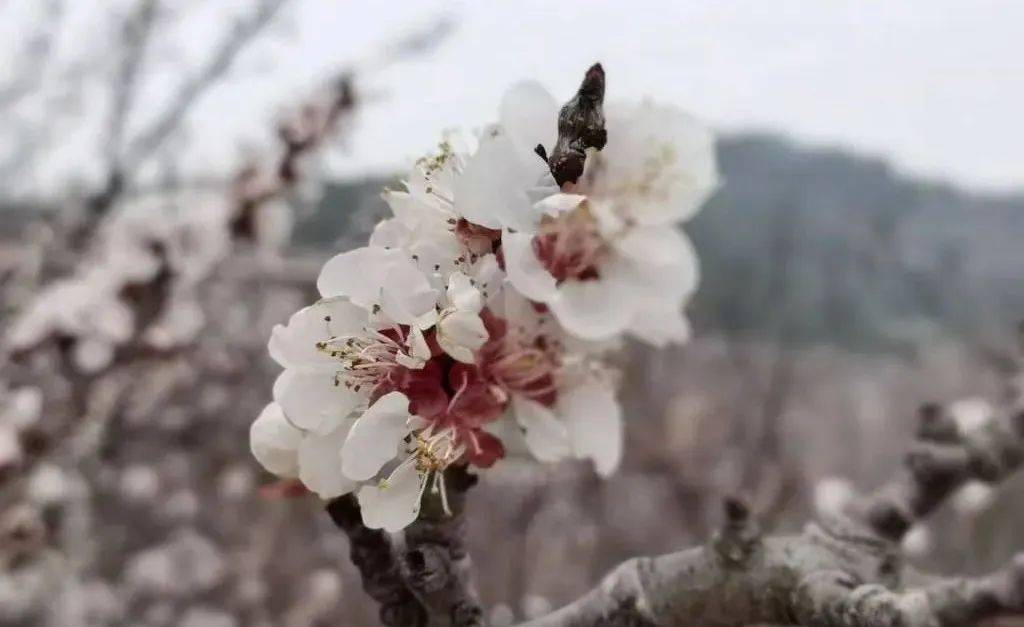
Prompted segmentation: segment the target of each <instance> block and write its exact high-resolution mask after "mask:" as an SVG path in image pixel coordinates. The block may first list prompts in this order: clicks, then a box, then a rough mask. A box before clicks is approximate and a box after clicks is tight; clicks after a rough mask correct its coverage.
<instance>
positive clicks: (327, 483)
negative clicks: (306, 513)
mask: <svg viewBox="0 0 1024 627" xmlns="http://www.w3.org/2000/svg"><path fill="white" fill-rule="evenodd" d="M351 428H352V421H351V420H346V421H344V422H342V423H341V424H340V425H338V427H337V428H336V429H335V430H334V431H331V432H330V433H328V434H326V435H316V434H312V433H311V434H308V435H306V437H304V438H303V439H302V443H301V444H299V479H301V480H302V483H303V484H305V486H306V487H307V488H309V489H310V490H312V491H313V492H316V493H317V494H318V495H320V497H321V498H325V499H330V498H334V497H336V496H341V495H342V494H346V493H348V492H351V491H352V490H354V489H355V487H356V485H357V482H355V481H352V480H351V479H349V478H348V477H346V476H345V475H344V473H343V472H342V457H341V450H342V445H343V444H344V442H345V438H346V437H347V436H348V433H349V429H351Z"/></svg>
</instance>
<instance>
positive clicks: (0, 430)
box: [0, 424, 22, 473]
mask: <svg viewBox="0 0 1024 627" xmlns="http://www.w3.org/2000/svg"><path fill="white" fill-rule="evenodd" d="M21 460H22V450H21V441H20V440H19V438H18V432H17V431H15V430H14V429H13V428H12V427H11V426H10V425H6V424H0V473H3V472H5V471H8V470H10V469H13V468H15V467H17V466H18V465H20V464H21Z"/></svg>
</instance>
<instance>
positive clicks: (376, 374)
mask: <svg viewBox="0 0 1024 627" xmlns="http://www.w3.org/2000/svg"><path fill="white" fill-rule="evenodd" d="M395 335H396V336H397V337H398V339H397V340H396V339H394V338H392V337H389V336H388V335H385V334H384V333H381V332H380V331H376V330H374V329H364V334H362V335H338V336H334V337H331V338H329V339H327V340H323V341H320V342H317V343H316V348H317V350H319V351H321V352H323V353H326V354H328V355H330V356H331V357H333V358H335V359H337V360H338V361H340V362H341V369H340V370H338V372H336V373H335V375H334V385H335V386H338V385H344V386H345V387H347V388H350V389H352V390H353V391H355V392H359V391H360V390H364V389H365V390H367V391H369V390H373V389H374V388H375V387H377V385H379V384H380V383H381V382H382V381H386V380H387V379H388V378H389V377H390V375H391V372H392V371H393V370H394V369H395V368H398V367H400V364H399V363H398V356H399V355H400V354H401V355H405V354H406V353H405V347H404V346H403V345H402V344H401V340H402V339H404V335H405V334H404V332H403V331H402V330H401V328H399V327H395Z"/></svg>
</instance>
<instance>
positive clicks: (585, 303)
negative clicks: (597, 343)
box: [548, 263, 636, 340]
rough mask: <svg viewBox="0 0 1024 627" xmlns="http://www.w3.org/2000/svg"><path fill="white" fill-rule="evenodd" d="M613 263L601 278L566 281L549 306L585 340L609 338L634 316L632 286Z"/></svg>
mask: <svg viewBox="0 0 1024 627" xmlns="http://www.w3.org/2000/svg"><path fill="white" fill-rule="evenodd" d="M614 270H615V269H614V268H613V267H611V266H610V264H607V263H606V264H604V266H602V268H601V276H600V278H598V279H591V280H587V281H565V282H564V283H562V284H561V285H559V286H558V298H555V299H554V300H551V301H549V303H548V306H549V307H551V312H552V313H553V314H555V317H556V318H558V321H559V322H560V323H561V324H562V326H563V327H565V330H566V331H568V332H569V333H572V334H573V335H575V336H577V337H580V338H582V339H585V340H606V339H609V338H611V337H612V336H613V335H615V334H617V333H621V332H622V331H623V330H625V328H626V326H627V325H628V324H629V322H630V320H632V318H633V313H634V311H635V310H634V306H635V304H636V303H635V300H634V298H633V293H632V286H631V285H629V284H628V283H627V282H626V280H624V279H623V277H620V276H618V275H617V274H616V273H615V272H614Z"/></svg>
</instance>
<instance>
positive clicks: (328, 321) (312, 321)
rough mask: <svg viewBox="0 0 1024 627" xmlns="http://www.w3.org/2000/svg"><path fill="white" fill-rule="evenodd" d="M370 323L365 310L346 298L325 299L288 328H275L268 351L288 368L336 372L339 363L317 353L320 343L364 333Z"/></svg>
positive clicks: (297, 316) (296, 315)
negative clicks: (363, 328)
mask: <svg viewBox="0 0 1024 627" xmlns="http://www.w3.org/2000/svg"><path fill="white" fill-rule="evenodd" d="M367 319H368V314H367V311H366V310H365V309H363V308H362V307H359V306H358V305H355V304H353V303H351V302H349V301H348V300H346V299H344V298H325V299H323V300H321V301H318V302H317V303H314V304H313V305H310V306H309V307H304V308H302V309H300V310H299V311H297V312H295V313H294V314H292V317H291V318H289V319H288V324H287V325H283V324H278V325H276V326H274V330H273V331H272V332H271V334H270V342H269V343H268V344H267V348H268V350H269V351H270V356H271V357H273V358H274V361H276V362H277V363H279V364H281V365H282V366H284V367H285V368H300V369H315V370H331V371H333V370H336V369H337V366H338V361H337V360H336V359H334V358H332V357H331V356H330V355H328V354H327V353H325V352H324V351H321V350H319V349H317V347H316V345H317V342H322V341H324V340H327V339H329V338H331V337H334V336H338V335H348V334H351V333H356V332H360V331H361V330H362V327H363V326H364V325H365V324H366V322H367Z"/></svg>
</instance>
